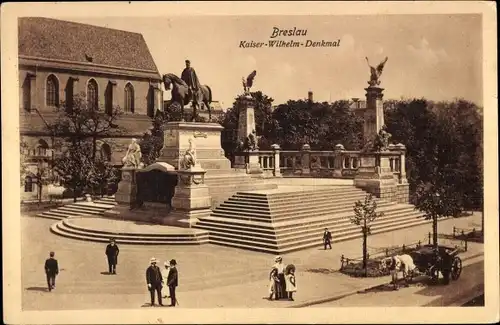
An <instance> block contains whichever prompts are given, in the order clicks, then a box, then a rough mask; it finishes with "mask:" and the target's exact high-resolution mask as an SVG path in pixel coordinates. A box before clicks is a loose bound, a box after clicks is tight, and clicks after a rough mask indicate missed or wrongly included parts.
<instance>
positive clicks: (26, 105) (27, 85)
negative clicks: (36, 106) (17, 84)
mask: <svg viewBox="0 0 500 325" xmlns="http://www.w3.org/2000/svg"><path fill="white" fill-rule="evenodd" d="M23 109H25V110H26V111H28V112H29V111H31V80H30V78H29V77H26V79H24V83H23Z"/></svg>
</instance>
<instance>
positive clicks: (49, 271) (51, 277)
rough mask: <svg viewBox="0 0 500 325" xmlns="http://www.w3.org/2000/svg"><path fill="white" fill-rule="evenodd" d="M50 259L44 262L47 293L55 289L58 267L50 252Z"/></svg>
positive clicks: (52, 253)
mask: <svg viewBox="0 0 500 325" xmlns="http://www.w3.org/2000/svg"><path fill="white" fill-rule="evenodd" d="M49 255H50V257H49V258H48V259H47V260H45V274H46V275H47V286H48V287H49V291H52V289H55V288H56V275H58V274H59V265H58V264H57V260H56V259H55V258H54V255H55V254H54V252H50V254H49Z"/></svg>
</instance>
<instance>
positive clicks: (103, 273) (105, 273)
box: [101, 272, 112, 275]
mask: <svg viewBox="0 0 500 325" xmlns="http://www.w3.org/2000/svg"><path fill="white" fill-rule="evenodd" d="M101 274H102V275H111V274H112V273H109V272H101Z"/></svg>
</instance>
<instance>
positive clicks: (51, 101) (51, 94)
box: [45, 74, 59, 107]
mask: <svg viewBox="0 0 500 325" xmlns="http://www.w3.org/2000/svg"><path fill="white" fill-rule="evenodd" d="M45 88H46V89H45V90H46V95H45V103H46V104H47V106H50V107H55V106H58V105H59V81H57V78H56V76H54V75H53V74H51V75H50V76H48V78H47V85H46V87H45Z"/></svg>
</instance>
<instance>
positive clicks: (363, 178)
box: [354, 152, 398, 201]
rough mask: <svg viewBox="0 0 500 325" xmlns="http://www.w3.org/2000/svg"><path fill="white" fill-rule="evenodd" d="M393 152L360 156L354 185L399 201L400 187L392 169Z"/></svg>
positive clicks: (381, 196) (382, 196)
mask: <svg viewBox="0 0 500 325" xmlns="http://www.w3.org/2000/svg"><path fill="white" fill-rule="evenodd" d="M390 156H391V153H385V152H374V153H366V154H363V155H362V156H361V157H360V167H359V168H358V171H357V173H356V175H355V177H354V186H356V187H359V188H362V189H363V190H365V191H367V192H369V193H371V194H373V195H375V196H376V197H378V198H381V199H386V200H388V201H397V200H398V199H397V197H398V187H397V185H398V184H397V181H396V180H395V179H394V176H393V172H392V171H391V167H390V163H389V157H390Z"/></svg>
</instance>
